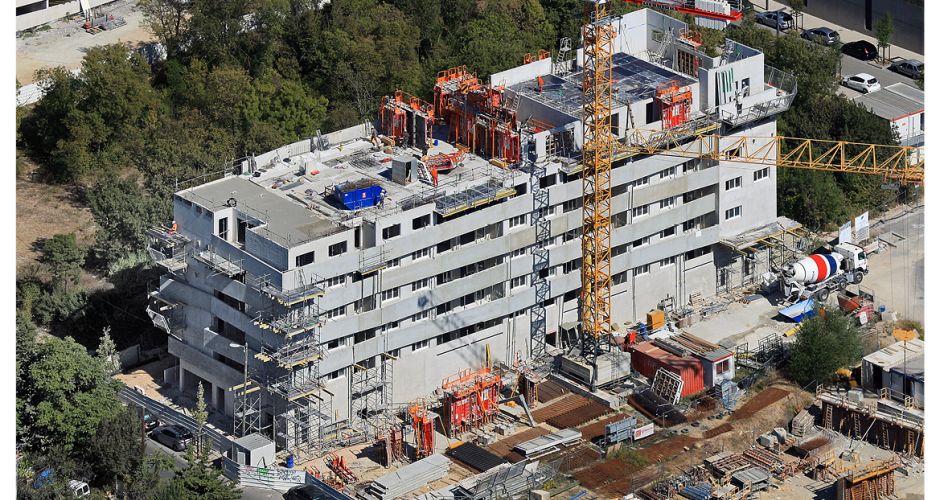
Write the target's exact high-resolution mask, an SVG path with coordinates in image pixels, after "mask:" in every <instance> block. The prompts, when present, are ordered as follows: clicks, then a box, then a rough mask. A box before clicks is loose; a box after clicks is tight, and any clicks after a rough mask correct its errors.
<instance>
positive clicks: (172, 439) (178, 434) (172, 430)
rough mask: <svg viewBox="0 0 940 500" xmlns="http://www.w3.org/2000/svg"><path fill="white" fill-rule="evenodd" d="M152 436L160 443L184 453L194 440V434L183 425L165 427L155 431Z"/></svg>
mask: <svg viewBox="0 0 940 500" xmlns="http://www.w3.org/2000/svg"><path fill="white" fill-rule="evenodd" d="M150 436H151V437H152V438H153V439H155V440H156V441H157V442H158V443H160V444H162V445H164V446H166V447H168V448H170V449H172V450H175V451H183V450H185V449H186V447H187V446H189V443H190V442H191V441H192V439H193V433H192V432H189V429H187V428H185V427H183V426H182V425H177V424H173V425H164V426H160V427H157V428H156V429H154V431H153V433H151V434H150Z"/></svg>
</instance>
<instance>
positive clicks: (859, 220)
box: [855, 212, 870, 242]
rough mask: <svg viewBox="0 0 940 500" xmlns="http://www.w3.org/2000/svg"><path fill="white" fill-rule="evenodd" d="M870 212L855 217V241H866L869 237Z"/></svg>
mask: <svg viewBox="0 0 940 500" xmlns="http://www.w3.org/2000/svg"><path fill="white" fill-rule="evenodd" d="M869 229H870V227H869V225H868V212H865V213H863V214H862V215H859V216H858V217H856V218H855V241H856V242H860V241H865V240H867V239H868V238H869V233H870V231H869Z"/></svg>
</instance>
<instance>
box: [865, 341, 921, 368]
mask: <svg viewBox="0 0 940 500" xmlns="http://www.w3.org/2000/svg"><path fill="white" fill-rule="evenodd" d="M906 344H907V345H906V346H905V342H895V343H894V344H891V345H889V346H888V347H885V348H884V349H881V350H880V351H875V352H873V353H871V354H869V355H868V356H865V357H864V358H862V359H863V360H864V362H866V363H871V364H873V365H878V366H880V367H882V368H884V369H889V368H893V367H895V366H898V365H899V364H901V363H903V362H904V351H905V350H906V351H907V360H908V361H910V360H912V359H914V357H915V356H923V354H924V341H923V340H920V339H914V340H910V341H908V342H906Z"/></svg>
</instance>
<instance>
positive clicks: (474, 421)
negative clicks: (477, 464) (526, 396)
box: [441, 368, 502, 437]
mask: <svg viewBox="0 0 940 500" xmlns="http://www.w3.org/2000/svg"><path fill="white" fill-rule="evenodd" d="M441 388H442V389H443V390H444V401H443V404H442V408H441V409H442V413H443V420H444V425H446V426H447V429H446V430H447V433H448V435H449V436H451V437H453V436H455V435H458V434H462V433H464V432H468V431H471V430H473V429H476V428H478V427H480V426H481V425H483V424H485V423H487V422H490V421H492V420H493V418H495V416H496V413H497V412H498V411H499V410H498V404H499V393H500V391H501V390H502V378H501V377H500V375H499V374H498V373H496V372H494V371H492V370H491V369H489V368H484V369H482V370H477V371H471V370H464V371H462V372H460V373H457V374H456V375H454V376H452V377H448V378H447V379H445V380H444V383H443V384H442V385H441Z"/></svg>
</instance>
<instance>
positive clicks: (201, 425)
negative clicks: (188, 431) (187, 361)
mask: <svg viewBox="0 0 940 500" xmlns="http://www.w3.org/2000/svg"><path fill="white" fill-rule="evenodd" d="M208 418H209V412H208V411H206V394H205V391H204V390H203V388H202V382H199V384H198V386H197V387H196V409H194V410H193V422H195V423H196V453H197V454H199V453H202V450H203V447H204V446H203V445H204V444H205V443H203V439H204V437H205V435H204V433H205V430H206V420H207V419H208Z"/></svg>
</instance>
